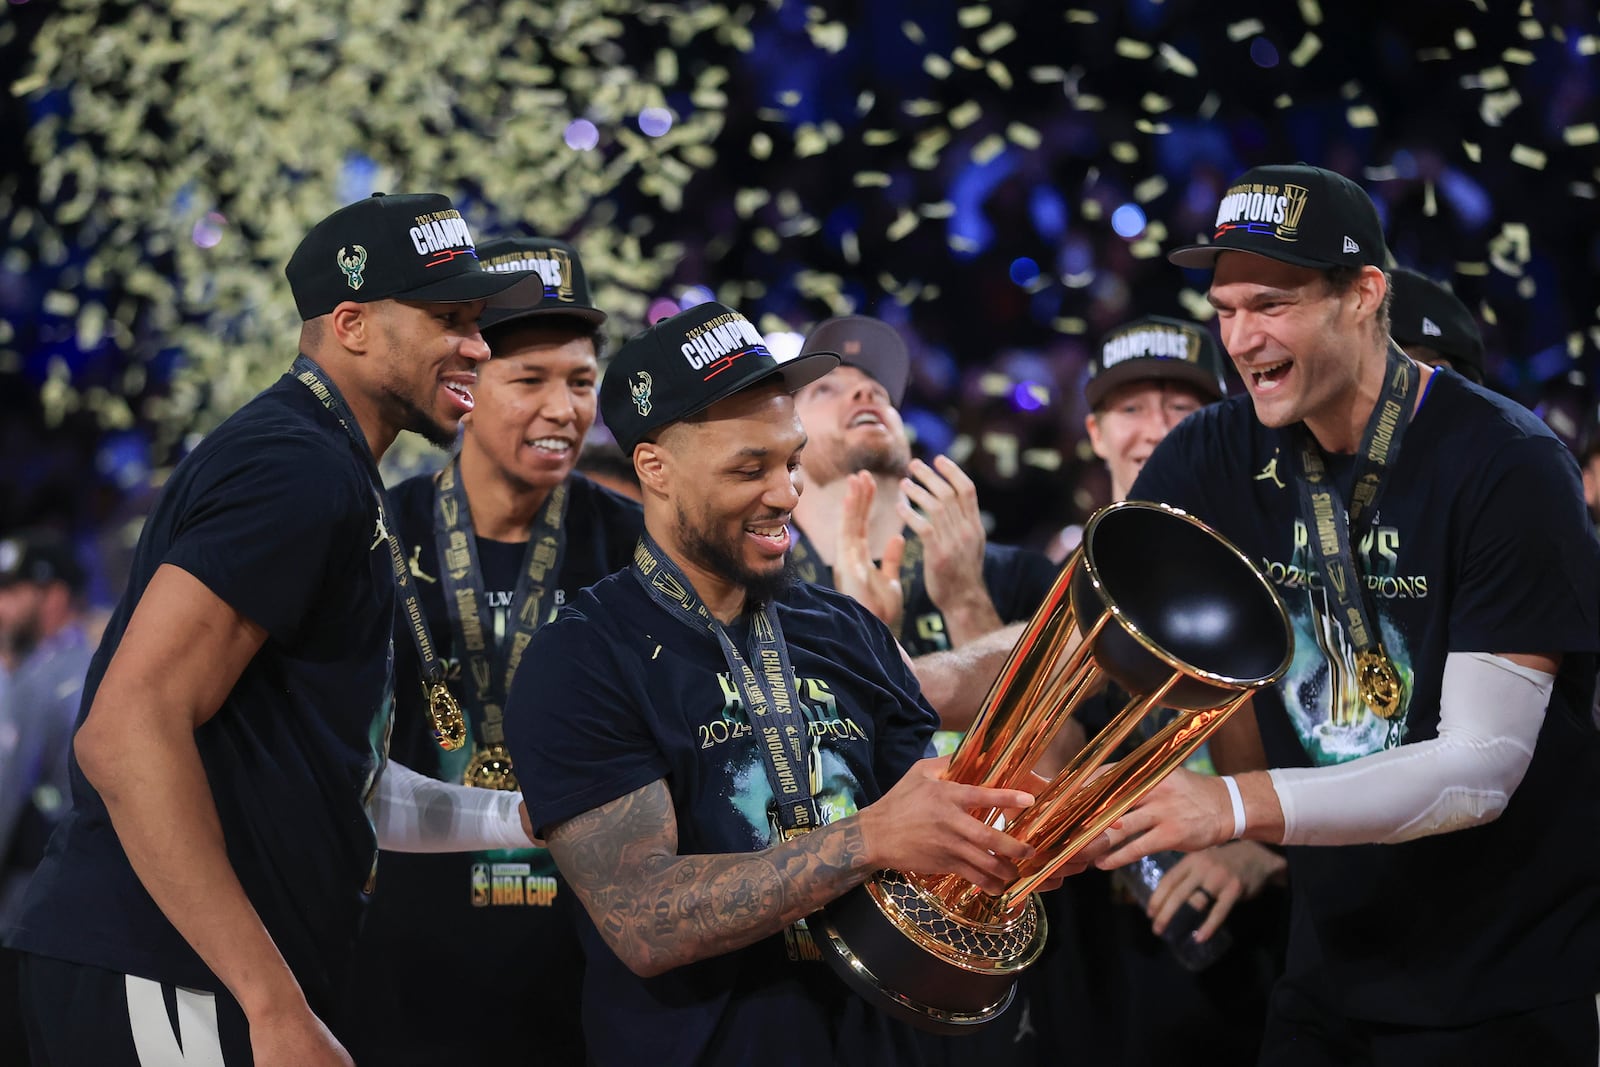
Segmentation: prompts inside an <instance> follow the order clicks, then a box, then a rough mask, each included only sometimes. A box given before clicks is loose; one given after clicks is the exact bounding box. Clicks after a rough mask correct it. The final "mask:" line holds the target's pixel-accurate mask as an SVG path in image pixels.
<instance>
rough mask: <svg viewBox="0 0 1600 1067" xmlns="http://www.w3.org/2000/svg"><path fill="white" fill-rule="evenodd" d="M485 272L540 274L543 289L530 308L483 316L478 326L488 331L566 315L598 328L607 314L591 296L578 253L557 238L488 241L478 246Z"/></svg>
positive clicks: (505, 309) (506, 309)
mask: <svg viewBox="0 0 1600 1067" xmlns="http://www.w3.org/2000/svg"><path fill="white" fill-rule="evenodd" d="M478 259H479V261H480V262H481V263H482V264H483V269H484V270H487V271H491V272H495V273H500V272H504V271H530V270H531V271H537V272H538V274H539V279H540V282H541V283H542V286H543V287H542V288H541V289H540V290H538V291H537V293H535V294H532V300H531V302H530V303H529V304H528V305H527V306H526V307H498V308H492V309H490V310H488V311H485V312H484V313H483V316H482V317H481V318H480V319H479V320H478V325H479V326H480V327H482V328H483V329H484V330H488V329H490V328H491V327H494V326H502V325H504V324H506V323H508V322H520V321H522V320H524V319H533V318H544V317H546V316H556V315H565V316H570V317H572V318H575V319H582V320H583V321H584V322H589V323H593V324H594V325H596V326H598V325H600V324H601V323H603V322H605V321H606V313H605V312H604V311H601V310H600V309H599V308H597V307H595V306H594V298H593V297H591V296H590V295H589V276H588V275H587V274H586V273H585V272H584V269H583V261H582V260H580V259H579V258H578V250H577V249H576V248H573V247H572V246H571V245H569V244H567V242H565V241H558V240H556V239H555V238H553V237H507V238H504V239H502V240H499V241H485V242H484V243H483V244H481V245H479V246H478Z"/></svg>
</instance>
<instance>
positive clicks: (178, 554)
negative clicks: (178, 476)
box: [163, 438, 381, 641]
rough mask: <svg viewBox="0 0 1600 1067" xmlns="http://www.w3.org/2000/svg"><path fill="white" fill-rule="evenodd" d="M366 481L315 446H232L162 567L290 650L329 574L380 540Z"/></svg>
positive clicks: (197, 491)
mask: <svg viewBox="0 0 1600 1067" xmlns="http://www.w3.org/2000/svg"><path fill="white" fill-rule="evenodd" d="M358 473H359V472H357V471H355V470H354V469H353V467H352V464H351V462H350V459H349V457H348V456H347V455H339V456H335V454H334V453H332V452H331V451H330V450H329V449H328V448H327V447H325V445H324V444H322V443H321V442H320V441H319V440H318V439H315V438H303V439H295V438H290V439H274V440H271V441H265V440H261V439H248V440H241V441H238V442H234V443H232V444H230V446H229V447H228V448H227V449H226V450H224V451H221V452H218V453H217V454H215V455H213V456H211V457H209V458H208V459H207V461H206V464H205V466H204V468H203V469H202V470H201V471H200V472H198V473H197V474H196V476H195V478H194V480H193V481H192V482H191V483H190V484H189V486H188V487H187V489H188V494H189V501H190V502H189V505H188V508H187V510H186V512H185V514H184V516H183V518H182V520H181V521H180V522H179V524H178V525H177V527H176V529H175V530H174V534H173V540H172V543H171V545H170V546H169V547H168V549H167V552H166V554H165V557H164V560H163V562H166V563H171V564H173V565H175V566H178V567H181V568H182V569H183V570H185V571H188V572H189V573H190V574H192V575H194V577H196V578H198V579H199V580H200V581H201V582H203V583H204V584H205V586H206V588H208V589H210V590H211V591H212V592H213V593H215V594H216V595H217V596H218V597H219V598H221V599H222V600H223V601H225V602H226V603H227V604H228V605H229V606H231V607H232V608H234V610H236V611H238V612H239V613H240V614H241V615H243V616H244V617H245V618H247V619H249V620H251V621H252V622H254V623H256V624H257V625H258V626H261V627H262V628H264V629H265V630H266V631H267V632H268V633H269V634H270V635H271V636H272V637H273V638H274V639H276V640H278V641H288V640H290V639H291V638H292V637H293V635H294V633H295V631H296V630H297V628H298V627H299V625H300V624H301V622H302V621H303V620H304V619H305V618H306V616H307V615H308V613H309V612H310V611H311V610H312V608H313V607H314V605H315V604H316V603H317V602H318V600H319V598H320V597H321V596H322V595H323V594H324V591H325V587H326V582H327V574H328V572H329V569H330V568H331V567H334V566H342V565H348V561H353V560H355V559H357V558H361V557H364V556H365V554H366V551H367V549H368V545H369V544H370V542H371V540H372V537H373V534H374V530H375V527H376V523H375V518H376V515H377V511H376V504H375V502H374V500H375V498H374V497H373V496H372V489H371V487H370V486H362V485H361V484H360V482H359V481H358V478H357V477H356V475H357V474H358ZM363 491H364V492H365V495H363ZM379 547H380V549H381V546H379Z"/></svg>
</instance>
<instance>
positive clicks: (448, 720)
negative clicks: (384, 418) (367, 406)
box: [289, 354, 467, 751]
mask: <svg viewBox="0 0 1600 1067" xmlns="http://www.w3.org/2000/svg"><path fill="white" fill-rule="evenodd" d="M289 373H291V374H293V375H294V376H295V379H296V380H297V381H299V382H300V384H302V385H304V386H305V387H306V388H307V389H309V390H311V394H312V395H313V396H315V397H316V398H317V399H318V400H320V401H321V402H322V406H323V407H325V408H327V409H328V410H329V411H331V412H332V413H333V416H334V418H336V419H338V420H339V425H341V426H343V427H344V432H345V433H346V434H348V435H349V437H350V443H351V446H352V447H353V448H354V449H355V450H356V453H357V454H358V455H359V456H360V457H361V459H362V462H363V464H364V465H365V466H366V468H367V479H368V482H369V483H370V484H371V486H372V495H373V497H374V498H375V499H376V500H377V502H378V536H379V537H381V538H383V539H385V540H387V541H388V542H389V560H390V563H391V564H392V565H393V567H394V580H395V585H396V587H397V588H398V591H399V594H400V601H401V604H402V605H404V607H405V615H406V621H407V622H408V623H409V624H410V629H411V637H412V640H413V641H414V642H415V643H416V646H417V659H418V660H419V661H420V662H421V664H422V677H423V689H424V690H426V692H427V701H428V718H429V719H430V721H431V724H432V727H433V736H434V740H436V741H438V742H439V747H440V748H443V749H445V750H446V751H453V750H454V749H458V748H460V747H461V746H462V745H463V744H465V743H466V739H467V728H466V721H465V720H464V719H463V718H462V715H461V705H459V704H457V703H456V698H455V697H453V696H451V695H450V690H449V689H448V688H447V687H446V686H445V684H444V673H445V672H444V664H443V663H442V662H441V661H440V659H439V653H438V650H437V649H436V648H435V647H434V644H433V638H432V637H431V636H430V635H429V634H428V620H427V619H426V618H424V617H423V614H422V602H421V600H420V599H419V598H418V597H417V586H416V583H415V582H413V581H412V580H411V568H409V567H407V566H406V559H405V553H404V552H402V551H401V549H400V540H399V538H397V537H395V535H394V533H393V532H391V531H390V530H389V526H388V523H387V521H386V520H385V516H386V515H387V514H388V511H389V509H388V507H387V506H386V498H385V496H384V492H383V478H382V476H381V475H380V474H379V473H378V462H377V460H376V459H374V458H373V456H372V449H370V448H369V447H367V439H366V437H365V436H364V435H363V434H362V433H361V426H360V423H358V422H356V417H355V415H354V413H352V412H351V410H350V405H349V404H347V403H345V399H344V397H343V396H341V395H340V393H339V389H338V387H337V386H336V385H334V384H333V382H332V381H331V380H329V379H328V378H327V377H325V375H324V374H323V370H322V368H321V367H319V366H317V365H316V363H314V362H313V361H312V360H311V358H310V357H309V356H306V355H304V354H301V355H299V356H297V357H295V361H294V366H293V367H291V368H290V369H289Z"/></svg>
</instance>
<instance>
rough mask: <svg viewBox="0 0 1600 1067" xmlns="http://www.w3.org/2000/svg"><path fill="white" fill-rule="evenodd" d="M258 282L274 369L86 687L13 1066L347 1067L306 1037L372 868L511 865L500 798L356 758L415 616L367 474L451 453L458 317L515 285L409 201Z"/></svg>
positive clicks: (447, 214) (193, 477)
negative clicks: (277, 302) (402, 862)
mask: <svg viewBox="0 0 1600 1067" xmlns="http://www.w3.org/2000/svg"><path fill="white" fill-rule="evenodd" d="M286 274H287V275H288V279H289V285H290V288H291V290H292V291H293V293H294V298H295V304H296V306H297V307H298V309H299V311H300V315H301V318H302V319H303V320H304V326H303V327H302V329H301V334H300V352H301V354H300V356H299V358H297V359H296V360H295V363H294V365H293V367H292V368H291V369H290V371H289V373H288V374H286V375H284V377H282V378H280V379H279V380H278V382H277V383H276V384H275V385H273V386H271V387H270V388H268V389H267V390H265V391H264V392H263V393H261V394H260V395H259V396H257V397H256V398H255V399H254V400H252V401H250V402H249V403H248V404H246V405H245V406H244V407H243V408H241V409H240V410H239V411H238V412H236V413H235V414H234V415H233V416H232V417H231V418H229V419H228V420H227V421H226V422H224V423H223V424H222V425H221V426H219V427H218V428H217V429H216V430H214V431H213V432H212V433H210V434H209V435H207V437H206V438H205V440H204V441H202V442H201V443H200V445H199V446H198V447H197V448H196V449H195V450H194V451H193V452H192V453H190V454H189V455H188V456H187V457H186V458H185V459H184V460H183V462H181V463H180V464H179V465H178V467H177V468H176V469H175V470H174V471H173V474H172V477H171V478H170V479H169V480H168V482H167V484H166V486H165V488H164V490H163V492H162V496H161V499H160V500H159V501H158V502H157V504H156V507H155V509H154V511H153V513H152V514H151V516H150V519H149V521H148V522H147V523H146V525H145V528H144V532H143V534H142V535H141V537H140V540H139V547H138V549H137V551H136V553H135V556H134V562H133V567H132V571H131V574H130V576H129V580H128V587H127V592H126V593H125V595H124V596H123V599H122V602H121V603H120V604H119V605H118V607H117V609H116V612H115V614H114V615H113V616H112V618H111V620H110V623H109V624H108V626H107V629H106V634H105V638H104V640H103V641H102V642H101V644H100V648H99V650H98V652H96V654H95V657H94V660H93V662H92V665H91V667H90V671H89V676H88V679H87V681H86V683H85V686H84V699H83V704H82V710H81V711H80V713H79V714H80V720H79V724H78V727H77V731H76V733H75V735H74V739H73V752H74V755H73V758H72V761H71V771H70V775H71V784H72V810H71V811H70V812H69V813H68V814H67V815H66V817H65V818H64V819H63V820H62V823H61V825H60V826H59V827H58V828H57V830H56V832H55V835H54V837H53V838H52V839H51V844H50V850H49V852H48V854H47V855H46V857H45V859H44V862H43V863H42V864H41V865H40V866H39V870H38V872H37V873H36V874H35V876H34V879H33V882H32V884H31V885H30V887H29V892H28V896H27V898H26V901H25V903H24V907H23V911H22V914H21V915H20V916H19V917H18V920H17V923H16V925H15V927H14V928H13V930H12V932H11V940H10V944H11V946H12V947H14V948H19V949H21V950H22V951H23V952H24V953H25V954H26V955H25V956H24V958H23V965H22V982H23V995H24V1012H25V1014H26V1016H27V1020H28V1030H29V1040H30V1042H31V1043H32V1046H33V1055H34V1059H35V1062H44V1063H50V1064H53V1065H56V1067H68V1065H83V1067H89V1065H94V1067H133V1065H150V1064H155V1063H175V1062H180V1061H181V1062H185V1063H208V1064H226V1065H234V1064H254V1067H334V1065H345V1067H347V1065H349V1064H350V1062H351V1061H350V1057H349V1056H348V1055H347V1054H346V1053H345V1052H344V1050H343V1049H342V1048H341V1047H340V1045H339V1043H338V1041H337V1040H336V1039H335V1038H334V1036H333V1035H332V1034H331V1033H330V1032H329V1030H328V1027H327V1026H326V1025H325V1023H324V1021H323V1020H324V1019H327V1018H330V1017H331V1013H332V1009H333V1005H334V1002H335V998H336V996H337V994H338V992H339V990H340V986H341V981H342V977H343V972H344V969H345V967H346V965H347V962H348V957H349V955H350V952H351V948H352V943H353V942H354V940H355V936H356V930H357V927H358V925H359V923H360V919H361V913H362V910H363V908H364V906H365V903H366V900H367V897H368V895H369V894H370V893H371V892H372V889H373V885H374V881H375V878H376V873H377V872H376V859H377V850H378V845H379V843H380V842H382V843H383V844H384V845H385V846H387V847H391V848H395V847H401V848H415V849H436V850H446V849H452V848H489V847H510V846H512V845H515V844H517V843H519V842H520V841H526V840H527V838H526V835H524V834H522V832H521V826H520V822H519V819H518V814H517V806H516V803H515V800H514V798H513V797H511V796H510V795H509V794H504V793H494V792H489V791H478V790H470V789H466V788H464V787H461V786H455V787H450V786H445V785H443V784H441V783H437V782H431V781H429V780H428V779H426V778H423V777H421V776H420V775H416V774H414V773H412V772H409V771H406V770H405V768H403V767H399V766H397V765H387V764H386V762H385V756H386V751H387V742H388V734H389V724H390V714H391V708H392V694H393V690H394V686H395V684H396V679H395V676H394V673H393V663H394V657H393V652H392V643H393V627H394V619H395V604H396V600H397V595H396V593H397V582H398V584H399V592H400V594H402V596H401V598H400V599H403V600H405V601H407V602H408V605H409V604H414V602H415V597H414V595H413V594H412V593H411V589H410V581H409V579H408V578H407V579H406V580H404V581H401V579H402V578H406V575H405V563H404V560H403V558H402V556H401V552H400V549H399V546H398V544H397V543H396V542H395V540H394V538H393V537H392V535H391V533H390V527H391V525H392V519H391V517H390V516H391V513H390V512H389V510H388V508H387V507H386V504H385V501H384V496H383V491H382V482H381V481H380V480H379V476H378V467H377V463H378V459H379V458H380V457H381V456H382V455H383V453H384V450H385V449H387V448H388V447H389V445H390V444H391V443H392V442H393V441H394V439H395V437H396V436H397V435H398V434H399V433H400V431H401V430H412V431H415V432H418V433H421V434H424V435H425V436H427V437H429V438H430V439H433V440H435V441H440V442H449V441H450V440H452V439H453V438H454V436H455V430H456V424H457V420H458V419H459V418H460V417H461V416H462V415H463V414H464V413H466V412H467V411H470V410H471V408H472V394H471V390H472V386H473V384H474V382H475V380H476V368H477V365H478V364H479V363H481V362H482V361H483V360H485V359H487V358H488V356H489V349H488V346H486V345H485V344H484V342H483V338H482V336H481V335H480V334H479V333H478V327H477V319H478V315H479V314H480V313H481V312H482V311H483V309H484V307H485V304H486V302H494V303H497V302H499V301H507V302H509V303H511V304H512V305H513V306H516V305H524V306H525V304H526V302H527V300H528V297H527V296H526V295H525V291H526V289H528V288H532V287H535V286H537V285H538V282H537V280H527V279H525V278H524V277H523V276H504V275H495V274H490V273H487V272H485V271H483V270H482V269H481V268H480V266H479V265H478V261H477V257H476V255H475V254H474V251H473V245H472V237H471V234H470V233H469V232H468V230H467V227H466V223H465V222H464V221H463V220H462V219H461V216H460V214H459V213H457V212H456V210H455V209H454V208H453V207H452V206H451V204H450V201H449V199H448V198H446V197H444V196H439V195H435V194H415V195H400V196H383V195H375V196H373V197H372V198H370V199H367V200H362V201H360V202H358V203H356V204H353V205H350V206H349V207H346V208H343V209H341V210H339V211H337V212H335V213H334V214H332V215H330V216H329V217H328V218H326V219H324V220H323V221H322V222H320V223H318V224H317V225H316V226H315V227H313V228H312V229H311V231H310V232H309V233H308V234H307V235H306V237H305V239H304V240H303V241H301V243H300V245H299V247H298V248H297V249H296V250H295V253H294V255H293V256H292V257H291V258H290V260H289V263H288V266H287V268H286ZM406 615H407V616H408V617H415V615H414V614H413V613H412V612H411V611H409V610H408V611H407V612H406ZM413 637H414V638H415V639H416V640H418V641H419V642H420V643H421V644H422V645H423V646H424V647H425V648H431V645H429V638H428V636H427V635H426V633H421V632H419V633H414V634H413ZM427 658H428V657H427V656H424V659H425V660H426V659H427ZM399 684H401V685H412V686H414V685H416V684H417V679H416V678H415V677H414V676H413V677H411V678H401V679H399ZM439 710H440V713H441V715H442V716H444V717H445V721H444V722H443V723H442V728H443V729H445V730H448V729H449V727H450V725H451V724H450V723H449V722H448V716H446V715H445V713H446V712H448V710H449V709H448V707H447V705H445V704H444V703H443V702H442V701H441V703H440V706H439Z"/></svg>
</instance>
